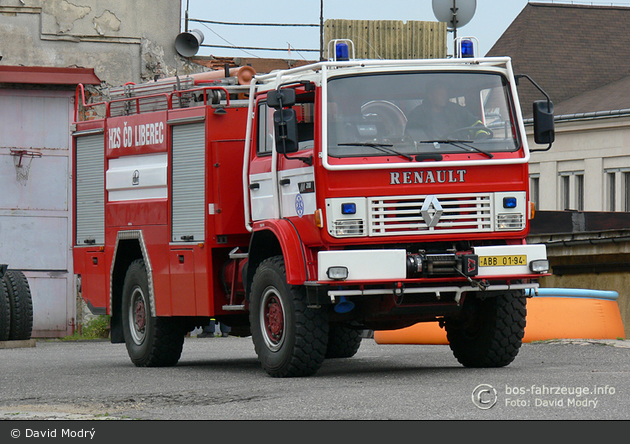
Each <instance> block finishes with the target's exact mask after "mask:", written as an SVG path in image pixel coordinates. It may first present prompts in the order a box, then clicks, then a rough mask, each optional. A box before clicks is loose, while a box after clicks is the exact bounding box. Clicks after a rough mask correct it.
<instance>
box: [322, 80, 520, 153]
mask: <svg viewBox="0 0 630 444" xmlns="http://www.w3.org/2000/svg"><path fill="white" fill-rule="evenodd" d="M327 105H328V154H329V155H330V156H333V157H356V156H390V157H391V156H399V157H401V158H405V159H408V160H412V159H413V158H415V156H419V157H418V158H423V157H424V158H427V157H426V156H428V158H435V159H437V160H439V158H440V157H436V156H441V155H442V154H453V153H476V154H478V155H479V156H480V157H483V158H488V157H493V155H492V154H491V153H493V152H494V153H497V152H507V151H515V150H517V149H518V148H519V140H518V137H517V132H516V131H515V122H514V113H513V111H512V110H513V107H512V105H511V103H510V101H509V94H508V88H507V81H506V79H505V77H504V76H502V75H500V74H496V73H486V72H484V73H461V72H414V73H385V74H369V75H359V76H346V77H334V78H331V79H330V81H329V82H328V103H327ZM412 156H414V157H412Z"/></svg>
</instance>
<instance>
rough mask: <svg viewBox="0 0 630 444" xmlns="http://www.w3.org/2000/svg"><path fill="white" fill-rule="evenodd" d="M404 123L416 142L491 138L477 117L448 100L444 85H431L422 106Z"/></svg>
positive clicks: (415, 109)
mask: <svg viewBox="0 0 630 444" xmlns="http://www.w3.org/2000/svg"><path fill="white" fill-rule="evenodd" d="M407 121H408V122H407V133H408V134H409V135H410V136H411V137H412V138H413V139H414V140H415V141H417V142H420V141H441V140H448V139H453V140H458V139H465V140H474V139H476V138H487V137H489V136H490V133H489V132H488V131H487V130H486V129H485V127H484V126H483V124H482V122H481V121H480V120H479V119H478V118H477V117H475V116H474V115H473V114H472V113H470V111H468V110H467V109H466V108H465V107H463V106H460V105H458V104H457V103H455V102H452V101H450V100H449V91H448V88H447V87H446V85H444V84H437V85H434V86H432V88H430V89H429V91H428V92H427V95H426V98H425V99H424V100H423V101H422V104H421V105H419V106H417V107H416V108H414V109H413V110H412V111H411V112H410V113H409V116H408V117H407ZM476 126H477V127H478V128H475V127H476Z"/></svg>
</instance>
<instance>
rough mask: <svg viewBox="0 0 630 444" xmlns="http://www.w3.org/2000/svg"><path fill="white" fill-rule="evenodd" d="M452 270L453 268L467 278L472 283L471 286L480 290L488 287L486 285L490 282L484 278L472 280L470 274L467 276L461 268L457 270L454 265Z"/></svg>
mask: <svg viewBox="0 0 630 444" xmlns="http://www.w3.org/2000/svg"><path fill="white" fill-rule="evenodd" d="M453 270H455V271H456V272H457V273H459V274H461V275H462V276H464V277H465V278H466V279H467V280H468V282H469V283H470V285H472V286H473V287H477V288H478V289H479V290H481V291H486V290H487V289H488V287H489V286H490V283H489V282H486V281H485V280H483V281H474V280H472V278H471V277H470V276H467V275H466V274H464V273H462V271H461V270H458V269H457V268H455V267H453Z"/></svg>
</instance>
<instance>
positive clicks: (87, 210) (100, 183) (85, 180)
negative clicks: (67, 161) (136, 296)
mask: <svg viewBox="0 0 630 444" xmlns="http://www.w3.org/2000/svg"><path fill="white" fill-rule="evenodd" d="M104 158H105V152H104V135H103V134H102V133H101V134H95V135H89V136H80V137H77V138H76V202H75V211H76V218H77V221H76V244H77V245H104V244H105V164H104V162H105V160H104Z"/></svg>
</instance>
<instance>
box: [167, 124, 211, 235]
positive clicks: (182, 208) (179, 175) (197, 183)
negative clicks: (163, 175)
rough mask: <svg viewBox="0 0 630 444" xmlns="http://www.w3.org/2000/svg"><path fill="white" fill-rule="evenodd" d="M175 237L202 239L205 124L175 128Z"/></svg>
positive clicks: (172, 232) (173, 233)
mask: <svg viewBox="0 0 630 444" xmlns="http://www.w3.org/2000/svg"><path fill="white" fill-rule="evenodd" d="M172 134H173V144H172V194H171V210H172V231H171V234H172V237H171V241H173V242H200V241H203V240H204V238H205V235H204V227H205V224H204V216H205V191H204V188H205V186H204V185H205V171H206V162H205V124H204V123H203V122H201V123H193V124H187V125H175V126H173V128H172Z"/></svg>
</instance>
